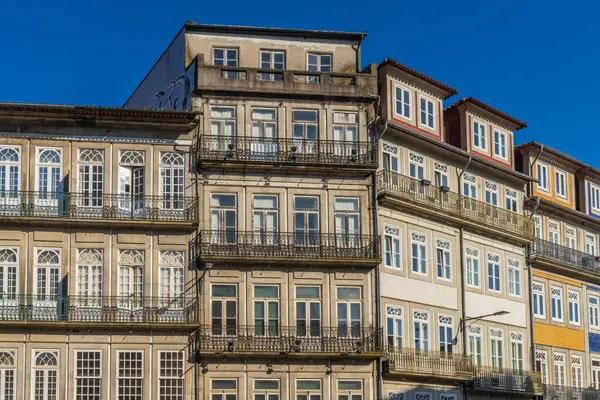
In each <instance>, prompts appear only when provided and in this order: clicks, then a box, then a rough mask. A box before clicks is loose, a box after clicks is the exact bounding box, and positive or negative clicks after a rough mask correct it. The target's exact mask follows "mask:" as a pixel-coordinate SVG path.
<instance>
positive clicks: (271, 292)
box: [254, 286, 279, 298]
mask: <svg viewBox="0 0 600 400" xmlns="http://www.w3.org/2000/svg"><path fill="white" fill-rule="evenodd" d="M254 297H263V298H277V297H279V286H254Z"/></svg>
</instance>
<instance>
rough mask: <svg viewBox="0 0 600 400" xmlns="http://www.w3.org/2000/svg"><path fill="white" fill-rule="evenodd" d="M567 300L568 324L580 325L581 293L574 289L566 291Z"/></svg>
mask: <svg viewBox="0 0 600 400" xmlns="http://www.w3.org/2000/svg"><path fill="white" fill-rule="evenodd" d="M567 298H568V300H569V306H568V307H569V324H571V325H575V326H581V302H580V299H581V295H580V293H579V292H577V291H575V290H568V291H567Z"/></svg>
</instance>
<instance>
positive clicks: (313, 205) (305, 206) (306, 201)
mask: <svg viewBox="0 0 600 400" xmlns="http://www.w3.org/2000/svg"><path fill="white" fill-rule="evenodd" d="M294 208H295V209H296V210H318V209H319V198H318V197H301V196H296V197H294Z"/></svg>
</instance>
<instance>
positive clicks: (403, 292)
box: [381, 273, 458, 310]
mask: <svg viewBox="0 0 600 400" xmlns="http://www.w3.org/2000/svg"><path fill="white" fill-rule="evenodd" d="M381 295H382V296H383V297H389V298H393V299H400V300H407V301H411V302H415V303H422V304H429V305H433V306H436V307H443V308H448V309H451V310H458V290H457V289H456V288H453V287H448V286H443V285H436V284H434V283H429V282H422V281H419V280H416V279H410V278H404V277H402V276H398V275H392V274H386V273H382V274H381Z"/></svg>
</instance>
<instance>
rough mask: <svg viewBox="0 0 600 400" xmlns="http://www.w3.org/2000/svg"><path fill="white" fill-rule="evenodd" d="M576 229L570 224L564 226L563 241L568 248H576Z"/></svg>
mask: <svg viewBox="0 0 600 400" xmlns="http://www.w3.org/2000/svg"><path fill="white" fill-rule="evenodd" d="M576 232H577V230H576V229H575V228H574V227H572V226H566V227H565V242H566V245H567V247H568V248H569V249H573V250H577V234H576Z"/></svg>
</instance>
